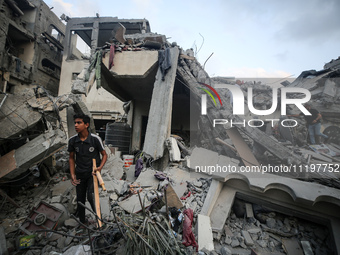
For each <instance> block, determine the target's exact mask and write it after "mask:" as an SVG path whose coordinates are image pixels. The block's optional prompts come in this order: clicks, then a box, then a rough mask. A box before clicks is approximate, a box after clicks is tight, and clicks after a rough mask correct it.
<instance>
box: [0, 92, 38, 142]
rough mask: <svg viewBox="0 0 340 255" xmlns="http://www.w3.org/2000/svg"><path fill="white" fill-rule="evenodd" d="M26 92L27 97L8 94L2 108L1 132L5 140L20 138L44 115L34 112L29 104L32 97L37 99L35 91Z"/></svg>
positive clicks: (0, 117)
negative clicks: (20, 135) (19, 136)
mask: <svg viewBox="0 0 340 255" xmlns="http://www.w3.org/2000/svg"><path fill="white" fill-rule="evenodd" d="M25 92H27V94H26V95H25V94H19V95H12V94H8V96H7V98H6V100H5V102H4V103H3V105H2V106H1V112H0V130H1V138H3V139H6V138H10V137H13V136H18V135H19V134H21V133H23V132H24V131H25V130H28V129H30V128H31V127H33V126H34V125H36V124H37V123H38V122H39V121H40V120H41V118H42V114H41V113H40V112H38V111H35V110H33V108H31V107H30V106H29V104H28V103H27V101H28V100H29V98H30V97H32V98H35V95H34V92H33V89H32V90H25Z"/></svg>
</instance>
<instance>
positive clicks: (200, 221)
mask: <svg viewBox="0 0 340 255" xmlns="http://www.w3.org/2000/svg"><path fill="white" fill-rule="evenodd" d="M197 232H198V233H197V240H198V248H199V250H202V249H207V250H208V251H212V250H214V242H213V234H212V230H211V225H210V217H209V216H206V215H202V214H198V215H197Z"/></svg>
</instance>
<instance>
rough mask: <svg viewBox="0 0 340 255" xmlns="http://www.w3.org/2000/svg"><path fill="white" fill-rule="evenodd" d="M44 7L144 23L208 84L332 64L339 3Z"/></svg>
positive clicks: (65, 0) (219, 1)
mask: <svg viewBox="0 0 340 255" xmlns="http://www.w3.org/2000/svg"><path fill="white" fill-rule="evenodd" d="M45 2H46V4H47V5H48V6H49V7H53V9H52V11H54V12H55V13H56V14H57V16H60V15H61V14H62V13H65V14H66V15H67V16H69V17H71V18H72V17H92V16H96V13H99V15H100V16H101V17H108V16H110V17H116V16H117V17H118V18H121V19H143V18H145V19H147V20H149V23H150V27H151V31H152V32H154V33H158V34H164V35H165V36H166V37H167V38H168V41H169V42H177V44H178V45H179V46H180V47H181V48H183V49H184V50H185V49H190V48H193V49H194V50H195V51H196V52H197V55H196V57H197V59H198V60H199V62H200V63H201V65H202V66H203V65H204V63H205V62H206V63H205V65H204V67H205V70H206V71H207V72H208V74H209V76H210V77H214V76H232V77H236V78H242V77H250V78H276V77H278V78H285V77H290V78H293V77H297V76H299V74H300V73H301V72H302V71H305V70H311V69H314V70H321V69H323V66H324V64H325V63H327V62H329V61H331V60H332V59H336V58H338V57H339V56H340V15H339V11H340V1H339V0H280V1H277V0H210V1H202V0H195V1H193V0H184V1H183V0H172V1H169V0H168V1H165V0H124V1H112V0H111V1H107V0H100V1H99V0H97V1H93V0H45ZM211 54H212V56H211V57H210V58H209V56H210V55H211ZM208 58H209V59H208ZM207 59H208V60H207Z"/></svg>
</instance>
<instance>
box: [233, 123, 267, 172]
mask: <svg viewBox="0 0 340 255" xmlns="http://www.w3.org/2000/svg"><path fill="white" fill-rule="evenodd" d="M227 134H228V136H229V137H230V139H231V140H232V142H233V144H234V145H235V148H236V150H237V152H238V154H239V155H240V157H241V159H242V161H243V163H244V165H245V166H259V165H260V163H259V162H258V161H257V159H256V158H255V156H254V154H253V152H252V151H251V149H250V148H249V147H248V145H247V144H246V142H245V141H244V140H243V138H242V136H241V134H240V132H239V131H238V130H237V128H230V129H227Z"/></svg>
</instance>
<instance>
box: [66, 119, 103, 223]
mask: <svg viewBox="0 0 340 255" xmlns="http://www.w3.org/2000/svg"><path fill="white" fill-rule="evenodd" d="M73 118H74V126H75V130H76V132H77V133H78V134H77V135H74V136H72V137H71V138H70V139H69V142H68V152H69V153H70V158H69V164H70V173H71V182H72V184H73V185H74V186H76V192H77V202H81V203H83V204H85V201H86V195H87V200H88V201H89V203H90V205H91V207H92V210H93V211H95V205H94V196H93V193H94V188H93V175H92V174H93V173H92V170H93V163H92V162H93V160H92V159H96V164H97V166H96V167H97V171H99V172H100V171H101V170H102V168H103V166H104V164H105V162H106V159H107V155H106V152H105V150H104V146H103V143H102V140H101V139H100V137H99V136H97V135H95V134H91V133H90V132H89V130H88V127H89V126H90V117H89V116H87V115H84V114H82V115H75V116H74V117H73ZM100 154H101V155H102V159H100ZM76 215H77V216H78V217H79V220H80V222H81V223H83V224H86V220H85V208H84V207H82V206H80V205H79V204H77V213H76Z"/></svg>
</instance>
